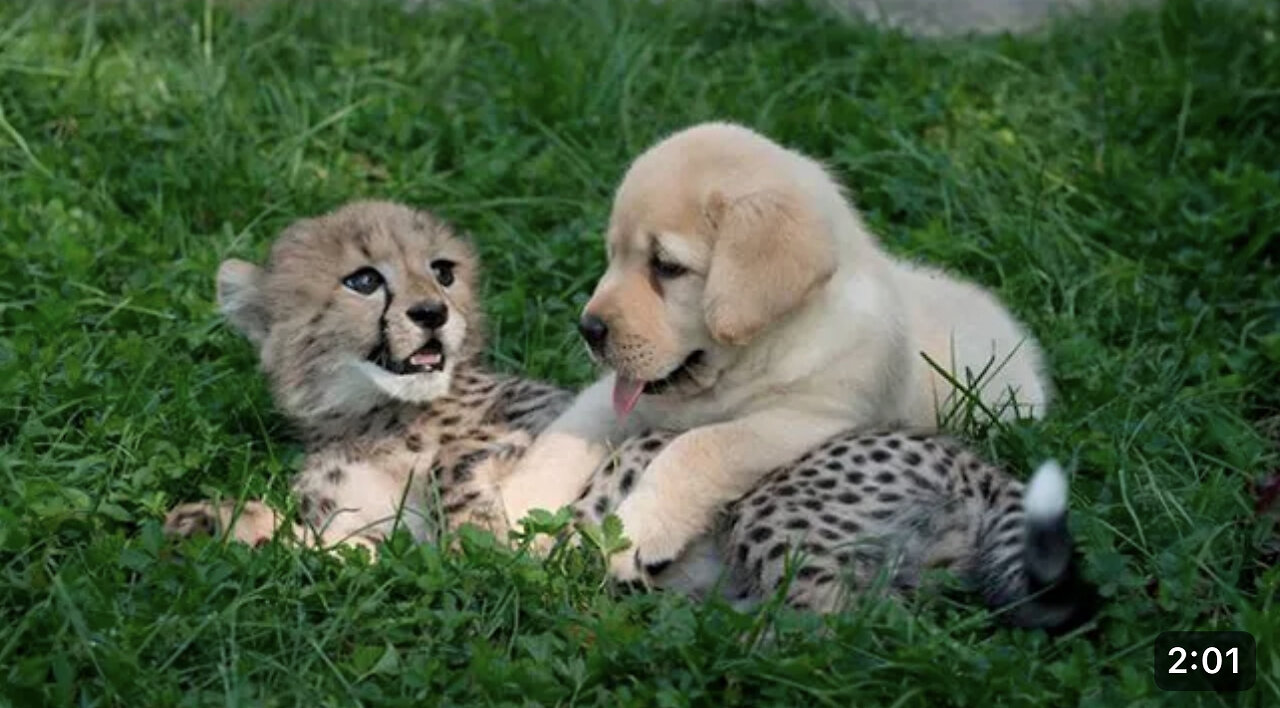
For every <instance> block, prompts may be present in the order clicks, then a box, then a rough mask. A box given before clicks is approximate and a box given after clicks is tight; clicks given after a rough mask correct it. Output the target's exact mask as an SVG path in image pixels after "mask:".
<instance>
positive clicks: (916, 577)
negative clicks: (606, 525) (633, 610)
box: [575, 432, 1096, 630]
mask: <svg viewBox="0 0 1280 708" xmlns="http://www.w3.org/2000/svg"><path fill="white" fill-rule="evenodd" d="M674 437H675V436H674V434H671V433H666V432H650V433H647V434H645V435H642V436H639V437H636V438H632V439H630V440H628V441H626V442H625V443H623V444H622V445H621V446H620V447H619V448H618V449H617V450H616V453H615V454H614V455H613V456H612V457H611V458H610V460H609V461H608V462H607V463H606V464H605V465H604V466H603V467H602V468H601V470H599V471H598V472H597V474H596V475H595V477H594V478H593V479H592V482H591V484H590V485H589V486H588V487H587V488H586V490H584V491H583V493H582V496H581V497H580V498H579V499H578V501H577V502H576V504H575V512H576V514H577V516H578V517H579V518H580V519H588V520H591V521H594V522H596V523H599V522H600V521H601V520H602V519H603V517H604V516H605V515H607V514H608V513H610V512H611V511H613V509H615V508H616V507H617V505H618V503H619V502H620V501H621V500H622V499H623V498H625V497H626V496H627V494H629V493H630V491H631V489H632V488H633V487H634V485H635V483H636V480H637V479H638V478H639V476H640V475H641V474H643V472H644V469H645V468H646V466H647V465H648V464H649V462H651V461H652V460H653V458H654V457H656V456H657V455H658V453H659V452H660V451H661V450H662V448H663V447H664V446H665V445H666V444H667V443H669V442H670V441H671V440H672V439H673V438H674ZM689 473H690V474H697V470H689ZM1066 514H1067V485H1066V478H1065V477H1064V476H1063V474H1062V472H1061V470H1060V469H1058V468H1057V465H1056V464H1054V463H1047V464H1046V465H1044V466H1042V467H1041V468H1040V470H1039V471H1037V473H1036V474H1035V475H1034V476H1033V478H1032V480H1031V481H1030V483H1029V484H1028V485H1027V486H1025V487H1024V485H1023V484H1022V483H1020V482H1018V481H1017V480H1015V479H1013V478H1012V477H1010V476H1009V475H1008V474H1006V473H1004V472H1003V471H1002V470H1000V469H998V468H996V467H994V466H992V465H990V464H988V463H986V462H984V461H983V460H982V459H980V458H979V457H977V456H976V455H974V454H973V453H972V452H970V451H968V450H966V449H964V448H963V447H961V446H960V445H959V444H957V443H956V442H954V441H952V440H950V439H948V438H944V437H940V436H925V435H913V434H909V433H904V432H873V433H864V432H847V433H842V434H840V435H837V436H835V437H833V438H831V439H830V440H828V441H827V442H825V443H824V444H823V445H822V446H820V447H819V448H817V449H816V450H813V451H811V452H809V453H808V454H806V455H805V456H804V457H802V458H800V459H799V460H798V461H796V462H795V463H793V464H790V465H787V466H785V467H782V468H780V469H777V470H775V471H774V472H772V473H771V474H770V475H769V476H767V477H766V478H765V479H764V480H763V481H762V482H761V484H760V485H759V486H758V487H756V488H755V489H754V490H753V491H751V492H750V493H748V494H747V495H745V496H743V497H742V498H740V499H738V500H737V501H735V502H733V503H732V504H731V505H730V506H729V507H728V508H727V509H726V510H725V512H724V513H723V514H722V515H721V519H720V522H719V526H718V528H716V529H715V530H713V532H712V533H711V534H708V535H707V536H705V537H704V538H703V539H702V540H701V541H700V542H699V543H698V544H696V545H695V546H694V547H692V548H691V549H690V550H689V551H688V552H687V553H686V554H685V555H684V556H682V557H681V558H680V559H679V560H678V561H676V562H675V563H672V564H669V565H663V566H662V567H650V568H646V569H644V570H645V571H647V573H648V576H649V577H650V579H651V580H652V582H653V583H654V584H656V585H658V586H661V587H668V588H676V589H680V590H683V591H686V592H691V593H693V594H705V593H707V592H709V591H711V590H712V588H713V586H715V585H716V583H717V582H718V581H719V582H720V583H721V585H720V589H721V591H723V592H726V593H728V594H729V596H730V597H732V598H734V599H737V600H741V601H744V602H746V603H747V604H750V603H754V602H758V601H761V600H764V599H766V598H768V597H771V596H773V595H774V593H776V592H778V591H779V590H780V589H781V588H782V587H783V586H784V585H786V588H787V589H786V595H785V598H786V602H787V603H788V604H790V605H791V606H793V607H796V608H809V609H813V610H816V611H819V612H832V611H835V610H837V609H839V608H840V607H841V606H843V604H844V601H845V600H846V598H847V595H848V593H849V592H851V591H858V590H864V589H867V588H869V587H871V586H873V585H874V584H875V583H876V582H877V581H881V580H882V581H884V582H886V583H887V587H888V588H889V589H891V590H893V591H902V590H907V589H911V588H914V587H916V586H918V585H919V584H920V581H921V579H922V574H923V572H924V571H925V570H927V569H929V568H945V569H948V570H950V571H952V572H953V573H954V574H956V575H957V576H959V578H960V579H961V580H963V581H965V582H966V584H967V585H969V586H970V587H972V588H973V589H975V590H977V591H978V592H980V593H981V594H982V595H983V596H984V598H985V599H986V601H987V602H988V603H989V604H990V605H991V606H992V607H997V608H1006V612H1005V613H1004V614H1003V615H1002V616H1003V617H1005V618H1006V619H1008V620H1009V621H1010V622H1011V623H1013V624H1015V625H1019V626H1037V627H1046V628H1049V629H1057V630H1065V629H1069V628H1071V627H1075V626H1078V625H1079V624H1080V623H1082V622H1084V621H1086V620H1087V619H1088V618H1089V616H1090V615H1091V614H1092V610H1093V608H1094V605H1095V597H1096V596H1095V594H1094V591H1093V588H1092V586H1090V585H1088V584H1087V583H1086V582H1085V581H1084V580H1083V579H1082V578H1081V577H1080V576H1079V575H1078V574H1077V571H1076V567H1075V563H1074V559H1073V549H1072V542H1071V537H1070V534H1069V533H1068V531H1067V526H1066ZM624 533H625V529H624ZM726 571H727V572H726ZM788 581H789V584H787V583H788Z"/></svg>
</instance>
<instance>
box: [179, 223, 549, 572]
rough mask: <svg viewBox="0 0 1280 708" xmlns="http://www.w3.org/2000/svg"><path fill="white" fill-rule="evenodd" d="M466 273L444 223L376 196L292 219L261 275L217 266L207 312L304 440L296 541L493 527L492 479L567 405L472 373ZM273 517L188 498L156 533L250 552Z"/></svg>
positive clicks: (478, 345) (475, 335) (464, 252)
mask: <svg viewBox="0 0 1280 708" xmlns="http://www.w3.org/2000/svg"><path fill="white" fill-rule="evenodd" d="M476 270H477V261H476V255H475V253H474V251H473V250H472V248H471V246H470V245H469V244H468V242H467V241H466V240H464V239H463V238H461V237H460V236H458V235H456V234H455V233H454V232H453V230H452V229H451V228H450V227H449V226H448V225H446V224H445V223H443V222H441V221H439V220H437V219H435V218H434V217H433V216H432V215H431V214H428V213H426V212H423V211H415V210H413V209H410V208H408V207H406V206H402V205H399V204H394V203H388V202H356V203H352V204H348V205H347V206H344V207H342V208H341V209H338V210H337V211H335V212H332V213H330V214H327V215H324V216H321V217H318V218H312V219H303V220H301V221H298V222H296V223H294V224H293V225H291V226H289V227H288V228H287V229H286V230H285V231H284V233H283V234H281V235H280V237H279V238H278V239H277V240H276V242H275V243H274V245H273V247H272V249H271V254H270V257H269V258H268V261H267V263H266V265H265V266H263V267H258V266H255V265H253V264H250V263H246V262H244V261H240V260H234V259H233V260H228V261H225V262H223V263H222V266H221V267H220V268H219V269H218V303H219V306H220V308H221V310H222V312H223V313H224V315H225V316H226V317H227V319H228V320H229V321H230V323H231V325H232V326H234V327H235V328H236V329H237V330H239V331H240V332H241V333H242V334H244V336H245V337H247V338H248V339H249V341H250V342H252V343H253V344H254V345H255V346H256V347H257V349H258V354H259V358H260V363H261V368H262V371H263V372H264V373H265V374H266V376H267V378H268V380H269V381H270V385H271V390H272V394H273V397H274V400H275V403H276V405H277V406H278V407H279V408H280V409H281V410H282V411H283V412H284V413H285V415H286V416H287V417H288V418H289V419H290V421H291V422H292V423H293V424H294V426H295V427H296V429H297V431H298V432H299V433H300V435H301V438H302V440H303V442H304V444H305V448H306V459H305V462H304V464H303V469H302V471H301V472H300V473H299V474H298V475H297V477H296V478H295V479H294V481H293V487H292V488H293V492H294V494H295V495H296V497H297V499H298V505H299V509H300V511H301V514H302V517H303V518H302V523H301V524H291V526H292V530H293V537H294V538H295V539H297V540H299V541H301V542H302V543H305V544H308V545H315V546H325V547H328V546H333V545H335V544H354V545H359V546H364V547H367V548H369V549H370V550H371V551H372V550H374V549H375V548H376V545H377V543H378V542H379V541H380V540H382V539H383V538H385V537H386V536H387V535H388V533H389V532H390V531H391V530H392V528H393V527H394V526H395V525H396V524H402V525H403V526H404V527H406V528H408V529H409V530H410V531H411V532H412V534H413V535H414V536H415V537H416V538H418V539H420V540H425V539H428V538H432V537H434V536H435V534H436V533H437V532H438V531H439V530H440V528H441V527H446V528H453V527H456V526H458V525H460V524H462V523H465V522H471V523H475V524H477V525H481V526H483V527H487V528H489V529H490V530H493V531H495V532H497V533H499V534H501V533H502V532H503V531H504V530H505V528H506V519H505V515H504V512H503V509H502V505H501V503H500V502H499V497H498V496H497V488H496V483H497V481H498V480H499V479H500V478H501V477H502V476H503V475H504V474H505V473H506V472H507V471H508V469H509V467H510V465H511V463H512V462H513V460H514V458H516V457H518V456H519V455H520V454H521V453H522V452H523V450H524V449H525V447H526V446H528V444H529V443H530V442H531V440H532V437H533V436H535V435H537V433H538V432H539V431H541V430H542V429H543V428H544V427H545V426H546V425H547V424H548V423H549V422H551V421H552V420H554V419H555V417H556V416H557V415H559V414H560V412H561V411H563V410H564V408H565V407H566V406H567V404H568V402H569V400H570V396H569V394H568V393H566V392H564V391H561V390H559V389H557V388H554V387H552V386H549V385H546V384H542V383H539V382H536V381H530V380H527V379H519V378H515V377H510V376H502V375H498V374H494V373H491V372H488V371H486V370H485V369H484V368H483V367H482V365H481V364H480V361H479V359H480V352H481V350H482V348H483V331H482V330H483V321H482V314H481V310H480V307H479V303H478V302H477V299H478V293H477V292H476V289H475V284H476ZM284 523H285V521H284V519H283V517H282V515H280V514H278V513H277V512H276V511H274V510H272V509H271V508H269V507H267V506H266V505H265V504H263V503H262V502H257V501H254V502H248V503H246V504H244V505H243V508H238V505H237V504H236V503H235V502H230V501H228V502H224V503H221V504H215V503H212V502H198V503H193V504H183V505H181V506H178V507H177V508H175V509H173V510H172V511H171V512H170V513H169V514H168V516H167V518H166V521H165V529H166V531H168V532H170V533H172V534H176V535H182V536H185V535H191V534H193V533H198V532H215V531H222V532H226V533H228V534H229V535H231V536H233V537H235V538H237V539H239V540H241V541H244V542H246V543H249V544H253V545H257V544H259V543H262V542H264V541H266V540H267V539H269V538H271V536H272V535H273V534H274V533H275V532H276V531H277V529H278V528H279V527H280V526H281V525H282V524H284Z"/></svg>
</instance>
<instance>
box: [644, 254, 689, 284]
mask: <svg viewBox="0 0 1280 708" xmlns="http://www.w3.org/2000/svg"><path fill="white" fill-rule="evenodd" d="M649 267H650V268H652V269H653V274H654V275H656V276H658V277H659V278H667V279H670V278H679V277H680V276H682V275H684V274H685V273H688V272H689V269H688V268H685V267H684V266H682V265H680V264H679V263H672V262H671V261H668V260H663V259H662V258H659V257H658V256H654V257H653V258H652V259H650V260H649Z"/></svg>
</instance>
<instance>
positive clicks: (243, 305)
mask: <svg viewBox="0 0 1280 708" xmlns="http://www.w3.org/2000/svg"><path fill="white" fill-rule="evenodd" d="M263 300H264V298H263V293H262V269H261V268H259V267H258V266H256V265H254V264H252V263H248V262H246V261H242V260H239V259H236V258H229V259H227V260H225V261H223V262H222V265H220V266H218V309H219V310H221V311H222V314H223V316H225V317H226V318H227V321H228V322H230V323H231V326H232V327H235V328H236V329H237V330H239V331H240V333H241V334H243V335H244V336H245V337H247V338H248V339H249V341H251V342H253V343H254V344H255V345H261V344H262V342H263V340H265V339H266V338H267V331H268V330H269V329H270V327H271V315H270V314H269V313H268V312H267V308H266V303H265V302H264V301H263Z"/></svg>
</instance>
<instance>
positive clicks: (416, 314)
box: [405, 300, 449, 329]
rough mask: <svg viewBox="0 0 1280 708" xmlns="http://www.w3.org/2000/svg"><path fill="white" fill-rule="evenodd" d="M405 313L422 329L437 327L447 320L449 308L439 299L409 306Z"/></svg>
mask: <svg viewBox="0 0 1280 708" xmlns="http://www.w3.org/2000/svg"><path fill="white" fill-rule="evenodd" d="M405 314H406V315H408V316H409V319H411V320H413V321H414V322H417V323H418V326H419V327H422V328H423V329H439V328H440V327H443V326H444V323H445V322H448V321H449V308H448V307H445V304H444V303H443V302H440V301H439V300H435V301H428V302H420V303H418V304H416V305H414V306H413V307H410V308H409V310H408V311H407V312H405Z"/></svg>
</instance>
